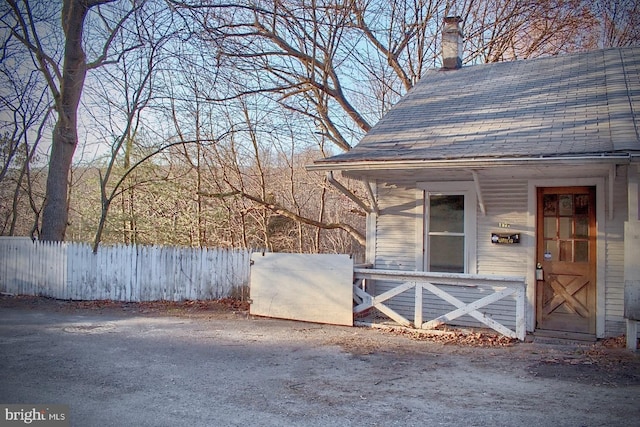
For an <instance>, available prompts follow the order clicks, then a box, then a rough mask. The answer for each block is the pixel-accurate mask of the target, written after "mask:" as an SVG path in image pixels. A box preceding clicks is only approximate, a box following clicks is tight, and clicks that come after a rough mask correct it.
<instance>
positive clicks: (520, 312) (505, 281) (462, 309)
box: [353, 268, 526, 340]
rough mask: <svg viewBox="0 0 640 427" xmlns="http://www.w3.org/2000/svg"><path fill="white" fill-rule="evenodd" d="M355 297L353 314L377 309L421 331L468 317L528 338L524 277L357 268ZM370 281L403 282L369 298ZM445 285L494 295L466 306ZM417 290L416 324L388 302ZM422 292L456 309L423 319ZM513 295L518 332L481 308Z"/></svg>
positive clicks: (495, 328)
mask: <svg viewBox="0 0 640 427" xmlns="http://www.w3.org/2000/svg"><path fill="white" fill-rule="evenodd" d="M354 280H355V283H354V286H353V292H354V293H353V298H354V301H355V302H356V304H357V305H356V306H355V307H354V308H353V312H354V314H357V313H361V312H363V311H365V310H368V309H370V308H375V309H377V310H379V311H380V312H382V313H384V314H385V315H387V316H388V317H389V318H390V319H392V320H393V321H395V322H397V323H398V324H400V325H402V326H407V327H415V328H419V329H433V328H436V327H437V326H439V325H442V324H445V323H449V322H451V321H452V320H454V319H457V318H458V317H460V316H463V315H465V314H467V315H469V316H471V317H473V318H474V319H476V320H478V321H479V322H481V323H483V324H484V325H486V326H488V327H490V328H491V329H494V330H495V331H497V332H499V333H501V334H503V335H505V336H508V337H511V338H517V339H519V340H524V338H525V334H526V331H525V316H524V310H525V288H526V286H525V281H524V278H521V277H505V276H482V275H476V274H455V273H432V272H424V271H399V270H380V269H370V268H355V269H354ZM367 280H384V281H391V282H400V285H398V286H396V287H394V288H392V289H389V290H388V291H386V292H384V293H382V294H380V295H375V296H374V295H370V294H369V293H368V292H367V289H366V287H367V286H366V281H367ZM443 285H447V286H454V287H467V288H468V287H472V288H484V289H490V290H492V291H493V293H491V294H489V295H486V296H483V297H482V298H480V299H478V300H475V301H473V302H470V303H466V302H464V301H462V300H460V299H459V298H457V297H456V296H454V295H452V294H451V293H449V292H447V291H446V290H444V289H443ZM412 288H414V289H415V301H414V304H415V312H414V320H413V322H412V321H410V320H409V319H407V318H406V317H404V316H402V315H401V314H400V313H398V312H396V311H395V310H393V309H392V308H390V307H389V306H388V305H386V304H384V302H386V301H387V300H389V299H391V298H393V297H395V296H397V295H399V294H401V293H403V292H406V291H408V290H410V289H412ZM423 290H426V291H428V292H431V293H432V294H434V295H436V296H437V297H439V298H440V299H442V300H444V301H446V302H448V303H449V304H451V305H452V306H454V307H455V309H454V310H452V311H450V312H448V313H446V314H443V315H441V316H438V317H437V318H435V319H430V320H427V321H426V322H425V321H424V319H423V298H422V293H423ZM510 295H515V303H516V308H515V317H516V319H515V325H516V328H515V331H514V330H512V329H510V328H508V327H506V326H504V325H503V324H501V323H499V322H497V321H496V320H494V319H492V318H491V317H489V316H487V315H485V314H483V313H482V312H481V311H479V309H481V308H482V307H485V306H487V305H489V304H491V303H494V302H496V301H499V300H501V299H503V298H505V297H508V296H510Z"/></svg>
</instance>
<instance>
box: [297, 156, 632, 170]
mask: <svg viewBox="0 0 640 427" xmlns="http://www.w3.org/2000/svg"><path fill="white" fill-rule="evenodd" d="M636 161H640V154H638V153H633V154H632V153H616V154H595V155H594V154H590V155H574V156H536V157H509V158H507V157H496V158H469V159H438V160H371V161H367V160H359V161H343V162H322V161H321V162H318V163H314V164H311V165H307V166H305V168H306V169H307V170H309V171H324V172H327V171H383V170H410V169H425V168H429V169H445V168H452V167H455V168H481V167H496V166H521V165H523V164H538V165H540V164H547V165H548V164H553V165H558V166H560V165H564V164H567V165H571V164H580V163H585V162H588V163H591V162H593V163H596V162H597V163H617V164H620V163H629V162H636Z"/></svg>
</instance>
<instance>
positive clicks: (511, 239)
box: [491, 233, 520, 245]
mask: <svg viewBox="0 0 640 427" xmlns="http://www.w3.org/2000/svg"><path fill="white" fill-rule="evenodd" d="M491 243H495V244H501V245H510V244H514V243H520V233H515V234H504V233H491Z"/></svg>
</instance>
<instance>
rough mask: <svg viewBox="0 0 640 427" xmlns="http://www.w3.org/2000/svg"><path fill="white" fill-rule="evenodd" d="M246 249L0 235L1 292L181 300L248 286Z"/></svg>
mask: <svg viewBox="0 0 640 427" xmlns="http://www.w3.org/2000/svg"><path fill="white" fill-rule="evenodd" d="M250 260H251V251H250V250H248V249H218V248H215V249H210V248H202V249H200V248H182V247H168V246H125V245H117V246H101V247H100V248H99V249H98V252H97V253H95V254H94V253H93V252H92V250H91V246H90V245H88V244H84V243H51V242H37V241H36V242H32V241H31V240H30V239H27V238H0V292H4V293H9V294H19V295H39V296H47V297H52V298H58V299H69V300H113V301H159V300H167V301H182V300H207V299H218V298H224V297H229V296H231V295H232V293H234V292H236V291H237V290H239V289H242V288H243V287H246V286H248V285H249V272H250Z"/></svg>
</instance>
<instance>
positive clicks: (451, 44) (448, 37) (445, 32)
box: [442, 16, 463, 70]
mask: <svg viewBox="0 0 640 427" xmlns="http://www.w3.org/2000/svg"><path fill="white" fill-rule="evenodd" d="M461 22H462V18H461V17H459V16H448V17H446V18H444V27H443V29H442V68H443V69H445V70H456V69H458V68H460V67H462V37H463V35H462V28H461V27H460V23H461Z"/></svg>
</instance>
